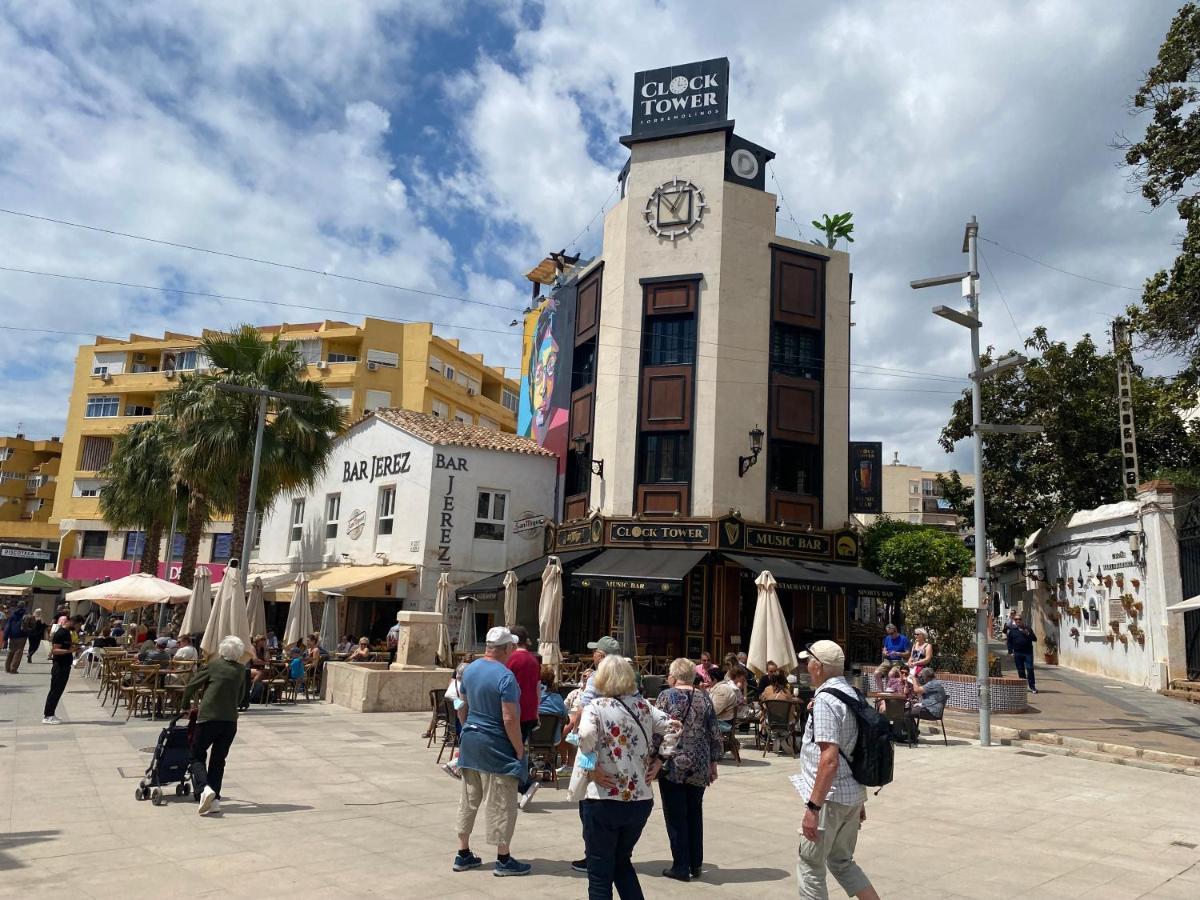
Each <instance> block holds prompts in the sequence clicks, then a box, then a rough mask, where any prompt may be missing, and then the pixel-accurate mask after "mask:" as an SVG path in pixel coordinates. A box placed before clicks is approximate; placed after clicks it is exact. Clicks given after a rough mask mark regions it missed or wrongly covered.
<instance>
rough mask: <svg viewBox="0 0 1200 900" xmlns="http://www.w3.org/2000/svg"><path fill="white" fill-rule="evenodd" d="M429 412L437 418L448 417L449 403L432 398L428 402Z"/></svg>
mask: <svg viewBox="0 0 1200 900" xmlns="http://www.w3.org/2000/svg"><path fill="white" fill-rule="evenodd" d="M429 412H430V414H431V415H434V416H437V417H438V418H439V419H448V418H450V404H449V403H446V402H444V401H442V400H434V401H433V402H432V403H430V406H429Z"/></svg>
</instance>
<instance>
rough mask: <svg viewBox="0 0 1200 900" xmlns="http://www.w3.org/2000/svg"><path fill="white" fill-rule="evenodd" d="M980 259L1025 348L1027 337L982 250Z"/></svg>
mask: <svg viewBox="0 0 1200 900" xmlns="http://www.w3.org/2000/svg"><path fill="white" fill-rule="evenodd" d="M979 258H980V259H982V260H983V266H984V268H985V269H987V273H988V276H989V277H990V278H991V279H992V284H994V285H995V286H996V294H997V296H999V297H1000V302H1001V303H1003V304H1004V311H1005V312H1006V313H1008V320H1009V321H1010V322H1012V327H1013V331H1015V332H1016V333H1017V340H1018V341H1019V342H1020V343H1019V344H1018V346H1022V347H1023V346H1025V335H1023V334H1022V333H1021V329H1020V328H1018V327H1017V320H1016V318H1015V317H1014V316H1013V314H1012V310H1011V309H1009V308H1008V301H1007V300H1005V299H1004V291H1002V290H1000V282H999V281H998V280H997V278H996V273H995V272H993V271H992V267H991V265H990V264H989V263H988V261H987V257H986V256H984V255H983V251H982V250H980V251H979Z"/></svg>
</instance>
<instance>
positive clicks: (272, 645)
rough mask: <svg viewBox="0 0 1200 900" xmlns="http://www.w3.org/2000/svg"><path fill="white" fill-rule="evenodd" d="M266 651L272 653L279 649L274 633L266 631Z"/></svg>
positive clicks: (277, 639)
mask: <svg viewBox="0 0 1200 900" xmlns="http://www.w3.org/2000/svg"><path fill="white" fill-rule="evenodd" d="M266 642H267V649H268V650H270V651H271V652H272V653H274V652H275V651H276V650H278V649H279V638H277V637H275V632H273V631H271V630H269V629H268V631H267V637H266Z"/></svg>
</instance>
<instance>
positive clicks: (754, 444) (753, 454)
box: [738, 425, 763, 478]
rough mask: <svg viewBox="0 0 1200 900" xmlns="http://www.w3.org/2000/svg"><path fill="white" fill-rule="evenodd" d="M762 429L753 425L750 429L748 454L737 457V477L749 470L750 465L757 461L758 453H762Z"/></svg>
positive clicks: (742, 475)
mask: <svg viewBox="0 0 1200 900" xmlns="http://www.w3.org/2000/svg"><path fill="white" fill-rule="evenodd" d="M762 441H763V430H762V429H761V428H759V427H758V426H757V425H755V426H754V427H753V428H752V429H750V455H749V456H739V457H738V478H742V477H744V476H745V474H746V473H747V472H748V471H750V467H751V466H752V465H754V464H755V463H756V462H758V454H760V453H762Z"/></svg>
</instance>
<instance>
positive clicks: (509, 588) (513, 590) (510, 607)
mask: <svg viewBox="0 0 1200 900" xmlns="http://www.w3.org/2000/svg"><path fill="white" fill-rule="evenodd" d="M504 624H505V625H506V626H507V627H508V628H514V627H516V624H517V573H516V572H514V571H513V570H512V569H509V570H508V571H507V572H505V573H504Z"/></svg>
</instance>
